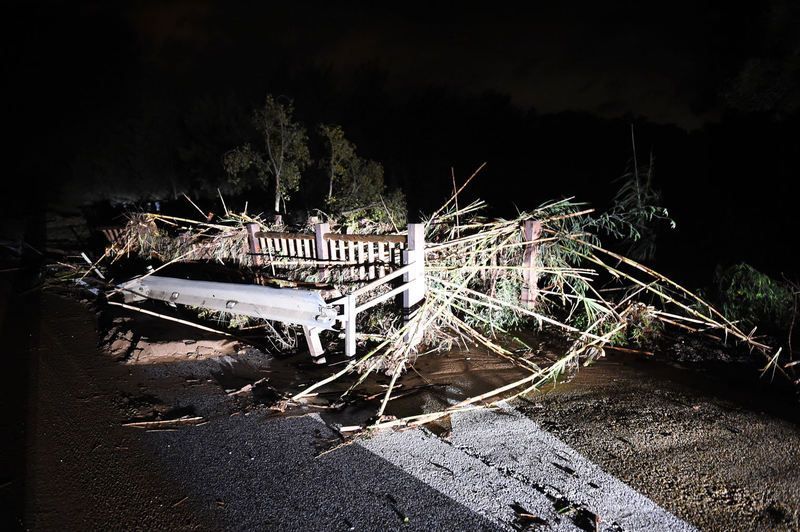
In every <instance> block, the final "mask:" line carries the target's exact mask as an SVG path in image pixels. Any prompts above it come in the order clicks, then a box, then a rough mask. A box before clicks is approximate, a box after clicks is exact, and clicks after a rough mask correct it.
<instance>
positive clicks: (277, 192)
mask: <svg viewBox="0 0 800 532" xmlns="http://www.w3.org/2000/svg"><path fill="white" fill-rule="evenodd" d="M280 210H281V176H279V175H278V174H275V214H278V213H279V212H280Z"/></svg>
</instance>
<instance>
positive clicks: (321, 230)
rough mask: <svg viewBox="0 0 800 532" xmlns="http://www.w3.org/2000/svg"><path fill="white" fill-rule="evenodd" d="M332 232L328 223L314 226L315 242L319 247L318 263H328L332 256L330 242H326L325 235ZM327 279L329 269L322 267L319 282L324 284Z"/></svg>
mask: <svg viewBox="0 0 800 532" xmlns="http://www.w3.org/2000/svg"><path fill="white" fill-rule="evenodd" d="M330 230H331V226H330V224H327V223H319V224H316V225H315V226H314V242H315V244H316V247H317V256H316V257H315V258H316V259H317V260H318V261H326V260H328V259H329V258H330V254H329V252H328V241H327V240H325V235H326V234H328V232H329V231H330ZM327 279H328V269H327V268H323V267H320V268H319V278H318V279H317V280H318V281H320V282H323V281H326V280H327Z"/></svg>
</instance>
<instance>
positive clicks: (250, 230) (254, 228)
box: [245, 223, 264, 266]
mask: <svg viewBox="0 0 800 532" xmlns="http://www.w3.org/2000/svg"><path fill="white" fill-rule="evenodd" d="M245 227H246V228H247V243H248V246H249V248H250V256H251V257H252V259H253V260H252V264H253V266H261V265H262V264H263V262H264V259H263V257H262V256H261V241H260V240H259V239H258V237H257V236H256V233H257V232H258V229H259V227H258V224H257V223H249V224H247V225H246V226H245Z"/></svg>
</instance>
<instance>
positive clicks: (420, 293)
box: [403, 224, 425, 344]
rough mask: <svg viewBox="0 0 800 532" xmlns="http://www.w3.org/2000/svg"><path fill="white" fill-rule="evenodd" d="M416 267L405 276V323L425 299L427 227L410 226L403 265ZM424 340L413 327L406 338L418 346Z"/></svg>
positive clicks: (420, 225)
mask: <svg viewBox="0 0 800 532" xmlns="http://www.w3.org/2000/svg"><path fill="white" fill-rule="evenodd" d="M410 264H413V265H414V266H413V267H412V268H411V269H410V270H409V271H408V273H406V274H404V275H403V282H405V283H408V289H407V290H405V291H404V292H403V321H405V322H406V323H408V322H409V321H411V319H412V318H413V317H414V315H415V314H416V312H417V310H418V309H419V306H420V304H421V303H422V301H423V300H424V299H425V225H424V224H408V248H407V249H406V250H405V251H403V265H404V266H406V265H410ZM421 338H422V331H419V330H416V328H414V327H412V328H411V329H409V330H407V331H406V333H405V336H404V339H405V341H406V342H409V343H411V344H416V343H418V342H419V341H420V339H421Z"/></svg>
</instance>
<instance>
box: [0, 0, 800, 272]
mask: <svg viewBox="0 0 800 532" xmlns="http://www.w3.org/2000/svg"><path fill="white" fill-rule="evenodd" d="M269 4H272V3H269ZM274 4H275V5H268V3H266V2H257V3H255V2H254V3H234V2H214V1H197V2H189V1H186V2H136V3H129V4H126V3H116V2H113V3H112V2H14V3H12V4H11V5H10V6H8V7H6V9H5V15H4V17H3V35H4V41H5V44H4V46H3V69H4V71H5V72H4V79H5V80H6V81H5V83H4V85H5V89H6V92H7V94H6V97H5V98H4V99H3V105H4V106H5V109H4V116H5V117H6V120H5V122H6V128H7V130H8V131H10V132H11V135H10V137H11V139H10V141H8V142H7V143H6V149H7V150H8V153H9V157H8V159H9V160H11V161H12V165H11V167H10V170H9V173H8V174H7V176H6V179H5V181H6V185H5V186H6V187H7V190H8V194H9V195H16V196H24V197H27V198H35V199H36V201H34V202H33V204H39V203H40V202H43V201H46V202H50V203H52V204H58V205H65V204H70V205H73V204H77V203H80V202H81V201H84V200H85V199H86V198H85V194H84V192H85V191H87V190H88V191H95V192H96V191H99V190H101V189H102V190H111V191H113V190H116V189H120V190H127V189H129V188H131V187H132V186H133V185H136V186H138V187H139V189H141V188H142V187H145V188H146V187H148V186H152V189H153V190H156V189H157V188H158V189H159V190H160V189H169V188H170V187H169V186H166V185H165V183H167V182H169V183H170V184H171V185H170V186H172V187H173V188H175V187H191V186H192V183H193V181H192V179H194V177H193V176H198V175H204V176H208V175H217V174H218V173H220V172H221V167H220V165H219V160H220V155H221V153H223V152H224V151H225V150H227V149H230V147H232V146H234V145H236V144H237V143H238V142H239V141H240V140H241V138H242V135H244V133H242V131H241V130H242V128H243V127H245V126H246V117H247V115H248V113H249V111H250V109H252V107H253V106H254V105H257V104H258V102H259V101H261V100H262V99H263V97H264V95H265V94H266V93H268V92H272V93H276V94H286V95H289V96H291V97H293V98H294V99H295V105H296V107H297V113H298V117H299V118H300V119H301V120H303V121H304V122H306V123H307V124H308V125H309V128H311V127H313V124H315V123H318V122H323V121H335V122H337V123H341V124H343V125H344V127H345V130H346V131H347V132H348V134H349V135H350V136H351V138H353V139H354V140H355V141H356V143H357V145H358V146H359V149H360V152H361V153H363V154H364V155H366V156H369V157H371V158H374V159H376V160H379V161H381V162H383V163H384V166H385V168H386V176H387V181H388V182H389V184H390V185H396V186H400V187H403V188H404V189H406V191H407V192H408V191H409V190H415V191H419V190H420V187H423V188H425V189H426V190H427V192H426V193H425V194H423V195H422V196H420V197H415V198H411V197H410V198H409V206H410V208H411V210H412V212H418V211H426V210H427V211H429V210H431V209H432V208H434V207H435V206H436V205H438V204H439V203H441V200H442V199H443V195H444V194H446V190H447V186H448V180H449V168H450V166H453V167H454V168H455V169H456V172H457V174H458V175H460V176H462V177H463V176H466V175H467V174H468V173H469V171H470V170H471V169H472V168H474V167H475V166H477V164H479V163H481V162H483V161H487V162H488V166H487V174H486V176H484V178H483V184H480V183H477V184H476V189H475V191H474V193H475V194H476V195H481V196H482V197H485V198H486V199H487V200H489V201H490V203H492V204H493V205H494V206H495V207H496V208H497V210H498V213H499V214H502V213H503V212H507V211H508V210H509V209H511V208H513V207H515V206H517V207H524V208H530V207H533V206H535V205H537V204H538V203H541V202H542V201H544V200H547V199H551V198H553V197H560V196H566V195H572V194H575V195H578V196H579V197H580V198H581V199H585V200H587V201H591V202H593V203H595V204H597V205H598V206H602V205H603V203H604V202H607V201H608V198H609V196H610V194H611V193H613V187H614V185H613V179H614V178H615V177H617V176H619V175H620V174H622V172H623V171H624V170H625V166H626V164H627V163H628V161H629V159H630V156H631V154H630V126H631V124H634V125H635V127H636V131H637V141H638V143H639V144H640V146H641V150H642V153H644V154H647V153H649V152H650V151H651V150H652V151H653V152H654V154H655V156H656V161H657V163H656V164H657V166H656V169H657V177H658V182H657V185H658V186H659V187H660V188H661V189H662V190H663V192H664V202H665V204H666V205H667V207H670V208H672V211H673V213H674V215H675V217H676V219H677V220H678V224H679V231H678V232H677V233H676V234H675V235H672V236H669V237H667V240H666V242H665V244H664V245H665V249H666V250H667V251H666V252H665V253H666V254H668V255H671V256H682V257H683V258H684V259H686V258H687V257H688V258H689V260H690V261H693V260H694V259H695V258H696V257H698V256H701V255H702V260H701V261H700V262H702V264H703V268H705V269H709V268H711V267H713V265H715V264H717V263H725V262H731V261H735V260H739V259H740V258H745V259H747V260H750V261H752V262H755V263H757V264H759V265H760V266H762V267H764V268H767V269H770V270H771V271H773V272H778V271H784V272H794V271H796V265H795V263H794V261H793V260H789V259H787V256H790V254H788V253H787V250H786V249H785V248H781V249H780V250H776V248H775V246H780V245H784V246H785V245H787V244H786V240H785V235H787V234H792V233H794V234H796V231H797V230H798V229H800V226H798V222H797V221H796V220H795V218H796V217H795V216H794V214H793V210H794V205H793V199H794V197H796V193H797V191H798V186H797V182H796V181H797V174H798V168H799V166H798V162H797V147H798V137H797V133H798V109H799V108H800V90H799V87H800V83H799V82H798V80H799V79H800V59H799V57H800V37H798V35H800V32H798V31H797V28H798V21H800V18H798V9H797V7H796V3H794V2H791V1H789V0H783V1H769V2H749V3H735V4H736V6H735V7H733V4H734V3H719V4H718V5H716V6H712V5H711V4H709V3H706V2H686V3H682V2H663V3H658V4H657V5H654V4H653V3H643V2H614V3H609V2H591V3H589V2H587V3H585V4H583V5H582V3H577V2H570V3H569V5H563V3H553V4H552V5H553V6H556V5H557V6H558V7H547V6H545V5H541V6H538V7H533V8H530V7H526V8H525V9H521V8H519V7H517V6H515V5H513V4H516V3H513V4H512V3H508V5H501V4H500V3H499V2H495V3H492V4H491V5H488V6H487V7H484V8H482V9H467V8H463V7H460V6H459V5H458V4H452V3H441V4H440V5H438V6H431V5H428V4H429V3H413V2H411V3H409V2H406V3H403V4H382V5H380V6H366V7H365V6H363V5H361V4H358V3H355V2H343V3H338V2H337V3H333V2H319V3H316V2H291V3H290V2H282V3H274ZM288 4H291V7H288ZM612 4H613V5H612ZM242 122H243V123H242ZM176 183H177V185H176ZM498 185H501V186H499V187H498ZM7 197H8V196H7ZM14 206H15V207H17V208H19V209H30V207H31V202H19V203H16V202H15V204H14ZM776 234H780V235H782V237H781V238H777V237H775V236H774V235H776ZM765 235H773V236H765ZM794 240H795V239H793V241H792V243H791V245H789V247H790V248H793V247H794ZM678 242H680V244H678ZM710 243H713V244H714V249H713V251H709V244H710ZM668 266H669V265H668Z"/></svg>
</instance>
